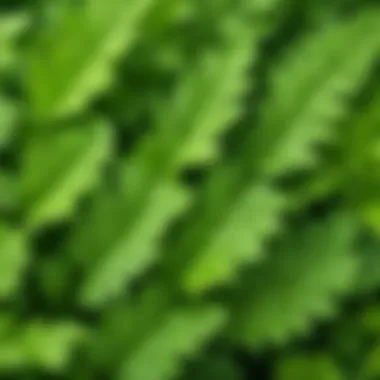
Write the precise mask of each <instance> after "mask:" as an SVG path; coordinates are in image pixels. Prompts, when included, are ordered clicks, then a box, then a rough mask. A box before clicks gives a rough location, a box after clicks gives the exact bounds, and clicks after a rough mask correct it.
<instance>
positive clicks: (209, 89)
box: [72, 16, 257, 305]
mask: <svg viewBox="0 0 380 380" xmlns="http://www.w3.org/2000/svg"><path fill="white" fill-rule="evenodd" d="M253 33H254V29H253V30H251V27H250V26H249V25H247V23H246V21H245V19H244V18H241V17H236V16H234V17H233V18H232V20H231V19H229V23H228V27H227V26H226V28H225V29H224V30H223V33H222V37H223V42H224V43H223V45H222V46H221V47H220V48H217V49H215V50H213V51H211V52H210V53H209V54H208V55H207V56H204V57H203V59H202V60H201V61H200V62H199V65H197V66H196V67H194V68H192V69H191V70H190V72H189V73H188V75H187V76H185V78H184V79H183V80H182V81H181V82H180V84H179V86H178V88H177V90H176V91H175V94H174V96H173V97H172V98H171V99H170V100H169V102H168V104H166V106H165V107H164V108H163V109H162V110H160V111H159V113H158V116H157V118H156V120H155V123H154V126H155V131H154V132H152V133H151V134H150V135H148V136H147V137H146V138H145V139H143V141H142V142H141V145H140V144H139V145H138V146H137V148H136V150H135V151H134V152H133V153H132V155H131V157H129V159H127V161H126V163H125V164H124V165H123V168H122V171H123V173H122V175H121V176H122V177H123V178H122V181H123V186H124V189H123V190H122V194H121V195H120V197H115V199H114V202H112V200H111V199H108V200H106V199H105V198H104V197H100V199H99V201H100V202H101V203H102V204H100V205H95V208H97V209H98V211H96V210H95V211H94V212H93V215H92V216H90V217H86V220H91V222H87V225H86V226H84V228H83V229H82V228H81V227H79V230H78V231H77V236H78V237H77V238H74V242H73V243H72V244H73V248H72V249H73V251H75V252H76V255H77V256H78V257H80V256H82V257H83V255H86V253H89V256H88V261H87V262H89V263H90V265H92V268H90V273H89V277H88V278H87V280H86V281H85V284H84V287H83V291H82V300H83V302H84V303H85V304H87V305H96V304H101V303H103V302H105V301H107V299H109V298H112V297H114V296H117V295H119V294H121V293H122V290H123V288H125V286H126V285H128V284H129V283H130V282H131V281H132V280H134V278H135V277H136V276H137V275H139V274H140V273H141V272H143V271H144V270H145V269H146V268H147V267H149V266H150V265H151V264H152V263H153V262H154V261H155V260H156V259H157V252H158V251H159V242H160V241H159V239H160V238H161V237H162V235H163V233H164V232H165V231H166V229H167V227H168V225H169V224H170V223H171V222H172V221H173V220H175V219H176V218H177V217H178V216H179V215H180V214H181V213H182V212H183V211H184V209H185V208H186V207H187V205H188V203H189V200H190V194H189V193H188V192H187V191H186V190H185V189H184V187H183V186H182V185H181V184H180V183H179V181H178V180H177V176H178V175H179V174H180V173H181V171H182V170H183V169H184V168H186V167H187V166H189V165H191V164H204V163H206V162H208V163H212V162H213V161H214V160H215V159H216V158H217V156H218V149H217V146H218V138H219V137H220V136H221V134H222V133H223V132H224V131H225V130H226V129H227V128H228V127H229V126H230V125H231V124H232V123H233V121H234V120H236V118H237V117H238V114H239V112H240V110H241V109H240V108H241V106H240V101H241V98H242V96H243V95H244V93H245V90H246V84H245V78H246V75H247V71H248V68H249V65H250V62H251V55H252V54H253V53H254V50H255V49H256V48H257V46H256V44H257V41H256V40H255V38H254V37H252V34H253ZM237 35H238V36H239V38H238V39H237V38H236V36H237ZM221 75H224V76H223V78H222V79H221ZM102 198H103V199H102ZM116 199H117V200H116ZM116 202H117V203H116ZM112 203H114V204H112ZM116 209H119V210H120V211H115V210H116ZM121 210H122V211H121ZM111 215H112V216H111ZM116 215H117V216H116ZM104 219H107V220H113V222H112V223H113V224H112V227H110V230H109V232H103V233H100V234H99V233H98V232H95V231H98V230H99V229H100V228H103V227H100V224H101V223H102V220H104ZM94 236H98V239H97V240H96V242H94ZM75 239H76V240H79V243H77V242H75ZM84 239H85V240H84ZM85 244H88V245H87V246H86V245H85ZM90 247H91V248H90ZM94 258H95V260H94ZM96 259H97V260H96Z"/></svg>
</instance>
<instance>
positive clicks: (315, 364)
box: [275, 354, 343, 380]
mask: <svg viewBox="0 0 380 380" xmlns="http://www.w3.org/2000/svg"><path fill="white" fill-rule="evenodd" d="M304 379H310V380H343V377H342V375H341V374H340V371H339V369H338V367H337V365H336V364H335V363H334V361H333V359H332V358H330V357H328V356H325V355H313V356H307V355H301V354H300V355H297V356H294V357H290V358H287V359H283V360H282V361H281V362H280V363H279V365H278V366H277V368H276V375H275V380H304Z"/></svg>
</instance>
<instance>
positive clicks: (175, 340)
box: [93, 286, 227, 380]
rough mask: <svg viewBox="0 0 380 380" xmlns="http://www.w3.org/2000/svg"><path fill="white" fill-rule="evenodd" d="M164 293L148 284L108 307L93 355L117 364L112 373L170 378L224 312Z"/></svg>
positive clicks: (140, 379)
mask: <svg viewBox="0 0 380 380" xmlns="http://www.w3.org/2000/svg"><path fill="white" fill-rule="evenodd" d="M169 293H170V292H169V291H168V290H165V289H163V288H161V287H160V286H154V287H152V288H150V289H149V290H148V291H146V292H144V293H143V295H142V296H141V297H139V298H138V299H137V300H136V301H132V302H130V303H129V305H128V306H125V307H121V308H119V309H116V310H115V309H112V308H111V309H109V310H108V313H107V314H108V317H107V318H106V319H105V322H104V324H103V328H102V330H101V335H100V336H99V338H98V340H97V341H96V343H95V344H94V347H95V348H96V351H95V354H96V356H94V357H93V360H95V361H96V363H99V362H101V360H104V359H105V358H106V361H105V364H106V365H108V366H111V367H112V368H117V369H118V370H117V372H118V375H117V376H116V378H117V379H130V380H150V379H152V380H166V379H172V378H176V376H177V375H178V374H179V372H180V369H181V367H182V366H181V364H182V363H183V362H184V361H186V360H189V359H192V358H194V357H196V356H197V355H198V354H199V352H200V351H201V350H202V348H203V346H204V345H205V344H207V343H208V341H209V340H210V339H212V338H213V337H214V335H215V334H216V333H217V332H218V331H219V330H220V329H221V328H222V327H223V325H224V323H225V322H226V317H227V316H226V313H225V311H224V309H223V308H222V307H220V306H217V305H198V306H195V305H193V306H190V305H189V306H181V305H175V304H173V300H172V299H171V297H170V295H169ZM99 359H100V360H99ZM146 363H149V364H150V365H149V366H148V365H146Z"/></svg>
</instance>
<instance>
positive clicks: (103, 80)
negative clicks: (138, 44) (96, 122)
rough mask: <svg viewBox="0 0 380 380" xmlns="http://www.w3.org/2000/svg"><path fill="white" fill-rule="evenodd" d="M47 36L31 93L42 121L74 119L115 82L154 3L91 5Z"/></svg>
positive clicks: (33, 64) (70, 13)
mask: <svg viewBox="0 0 380 380" xmlns="http://www.w3.org/2000/svg"><path fill="white" fill-rule="evenodd" d="M83 3H84V4H82V5H78V4H76V5H71V6H69V7H68V8H67V9H66V10H65V11H63V12H61V16H62V17H61V18H60V19H59V21H57V22H56V23H54V24H53V25H51V26H50V28H48V29H47V30H43V31H42V37H41V39H40V41H38V43H36V45H35V46H34V48H33V49H32V51H31V54H30V56H29V61H28V69H27V72H26V78H25V80H26V83H25V85H26V87H27V91H28V93H29V97H30V102H31V106H32V112H33V114H34V116H35V117H36V118H37V119H38V120H43V121H49V120H51V119H55V118H57V117H58V118H59V117H66V116H71V115H72V114H74V113H77V112H80V111H82V110H84V109H86V108H87V106H88V103H89V102H90V101H91V100H92V99H93V98H94V97H95V96H97V95H98V94H100V93H101V92H102V91H103V90H105V89H106V88H107V87H108V86H109V85H110V82H111V81H112V77H113V72H114V70H115V63H116V61H117V60H118V59H119V58H120V57H121V56H122V55H123V54H126V53H127V52H128V51H129V50H130V49H131V47H132V46H133V43H134V42H135V40H136V38H137V37H138V35H139V34H140V33H141V30H140V28H139V24H140V22H141V21H142V20H143V18H144V16H145V15H146V13H147V12H148V11H149V9H150V7H151V6H152V5H153V4H154V0H130V1H125V0H109V1H105V0H85V1H84V2H83Z"/></svg>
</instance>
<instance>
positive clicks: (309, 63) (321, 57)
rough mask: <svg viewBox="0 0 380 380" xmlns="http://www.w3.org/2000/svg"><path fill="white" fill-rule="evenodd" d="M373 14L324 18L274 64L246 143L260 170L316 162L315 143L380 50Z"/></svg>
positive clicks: (341, 113) (326, 135) (324, 137)
mask: <svg viewBox="0 0 380 380" xmlns="http://www.w3.org/2000/svg"><path fill="white" fill-rule="evenodd" d="M378 20H379V10H377V9H371V10H366V11H362V12H360V13H359V12H358V13H357V14H355V15H354V16H352V17H351V18H348V19H347V20H344V21H341V22H333V23H331V24H328V25H327V26H325V27H324V28H323V29H322V28H321V29H318V30H316V31H315V32H312V33H311V34H310V35H309V36H305V37H303V39H302V41H300V42H299V43H298V45H296V46H293V47H292V48H291V49H290V50H291V51H290V52H289V53H288V55H287V57H285V59H283V61H282V62H280V63H278V64H276V66H275V68H274V69H273V72H272V77H271V83H270V89H269V93H268V97H267V100H266V101H265V103H264V105H263V107H262V112H261V120H260V121H261V125H259V126H258V128H257V129H256V130H255V131H254V133H253V134H252V140H251V141H250V142H249V143H248V145H247V150H248V154H249V152H254V154H253V157H254V160H255V162H254V166H255V168H256V170H257V171H258V172H259V173H262V174H264V175H268V176H277V175H282V174H284V173H285V172H289V171H291V170H298V169H303V168H309V167H313V166H315V164H316V163H317V162H318V155H317V154H316V151H317V147H318V145H320V144H321V143H326V142H330V141H332V139H334V138H335V136H336V132H335V130H336V129H335V124H336V123H337V122H338V121H340V120H342V118H343V117H345V116H347V115H348V113H349V110H350V107H349V101H348V100H349V97H350V96H351V94H353V93H355V91H357V90H358V89H360V87H361V86H362V85H363V84H364V82H365V81H366V79H367V77H368V75H369V72H370V69H371V68H372V65H373V63H374V60H375V58H376V57H377V56H378V54H379V51H380V40H379V38H377V36H378V34H379V32H380V30H379V29H380V24H379V22H378ZM347 41H350V43H347Z"/></svg>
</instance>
